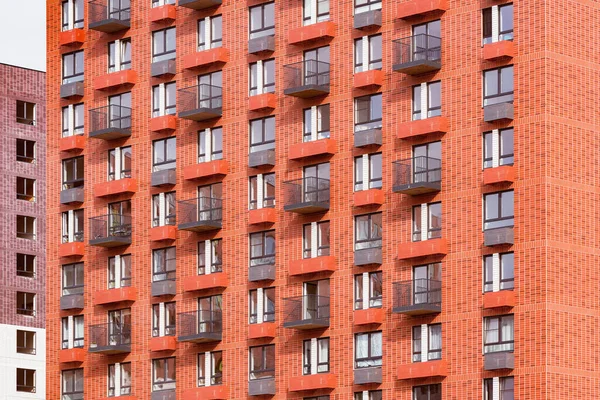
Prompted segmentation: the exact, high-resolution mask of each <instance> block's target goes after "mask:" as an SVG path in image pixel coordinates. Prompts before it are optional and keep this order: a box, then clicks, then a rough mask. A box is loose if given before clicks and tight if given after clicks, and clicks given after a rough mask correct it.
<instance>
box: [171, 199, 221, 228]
mask: <svg viewBox="0 0 600 400" xmlns="http://www.w3.org/2000/svg"><path fill="white" fill-rule="evenodd" d="M178 203H179V206H178V210H179V218H178V221H179V229H184V230H193V231H200V230H209V229H218V228H221V226H222V220H223V200H222V199H217V198H214V197H198V198H196V199H191V200H181V201H179V202H178Z"/></svg>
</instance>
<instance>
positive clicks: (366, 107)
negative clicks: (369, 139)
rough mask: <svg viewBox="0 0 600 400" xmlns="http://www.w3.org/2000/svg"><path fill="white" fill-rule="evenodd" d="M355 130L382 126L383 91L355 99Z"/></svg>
mask: <svg viewBox="0 0 600 400" xmlns="http://www.w3.org/2000/svg"><path fill="white" fill-rule="evenodd" d="M354 118H355V122H354V131H355V132H360V131H367V130H370V129H379V128H381V121H382V106H381V93H379V94H374V95H371V96H363V97H357V98H356V99H354Z"/></svg>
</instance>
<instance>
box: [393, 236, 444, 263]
mask: <svg viewBox="0 0 600 400" xmlns="http://www.w3.org/2000/svg"><path fill="white" fill-rule="evenodd" d="M447 253H448V241H447V240H446V239H444V238H440V239H429V240H422V241H420V242H409V243H403V244H401V245H400V249H399V250H398V258H399V259H401V260H406V259H410V258H419V257H427V256H435V255H445V254H447Z"/></svg>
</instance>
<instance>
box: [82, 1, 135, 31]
mask: <svg viewBox="0 0 600 400" xmlns="http://www.w3.org/2000/svg"><path fill="white" fill-rule="evenodd" d="M88 18H89V28H90V29H95V30H99V31H101V32H107V33H109V32H116V31H119V30H121V29H127V28H129V25H130V20H131V5H130V0H92V1H90V2H89V3H88Z"/></svg>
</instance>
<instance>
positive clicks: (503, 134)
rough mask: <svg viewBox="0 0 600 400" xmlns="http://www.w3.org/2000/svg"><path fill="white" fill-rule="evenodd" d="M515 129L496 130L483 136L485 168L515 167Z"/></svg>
mask: <svg viewBox="0 0 600 400" xmlns="http://www.w3.org/2000/svg"><path fill="white" fill-rule="evenodd" d="M513 135H514V129H513V128H506V129H495V130H493V131H491V132H485V133H484V134H483V168H494V167H497V166H499V165H513V163H514V160H515V154H514V153H515V152H514V141H513Z"/></svg>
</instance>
